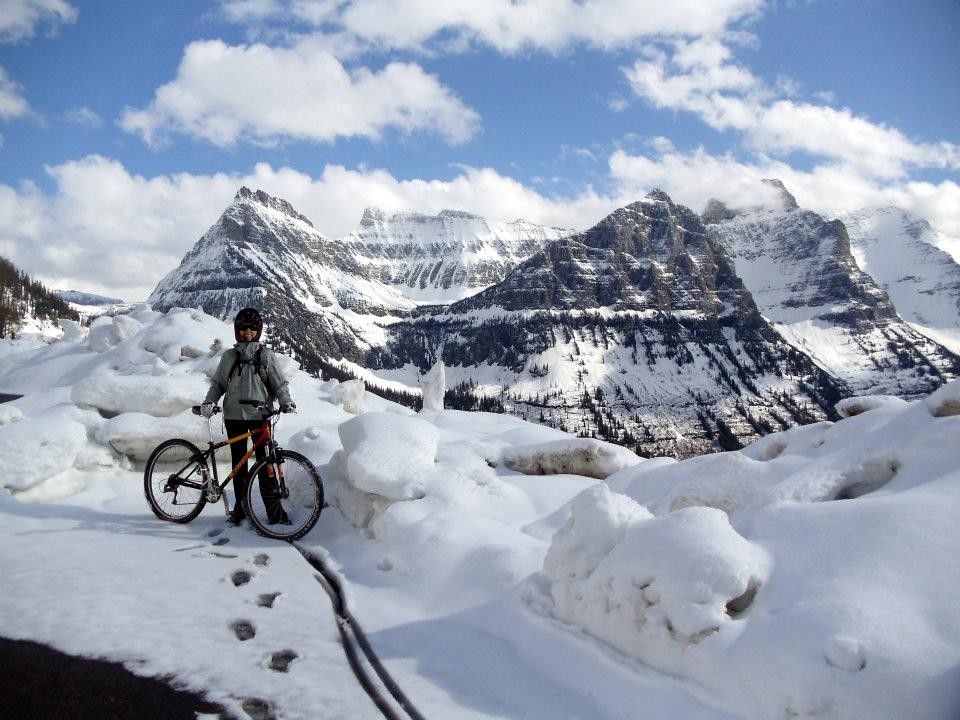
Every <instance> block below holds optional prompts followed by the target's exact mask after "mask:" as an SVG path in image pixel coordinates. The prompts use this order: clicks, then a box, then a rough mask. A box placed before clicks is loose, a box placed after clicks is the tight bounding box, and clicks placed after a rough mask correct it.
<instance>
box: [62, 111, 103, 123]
mask: <svg viewBox="0 0 960 720" xmlns="http://www.w3.org/2000/svg"><path fill="white" fill-rule="evenodd" d="M64 117H66V119H67V122H70V123H73V124H74V125H80V126H81V127H88V128H98V127H100V126H101V125H103V118H101V117H100V116H99V115H98V114H97V113H96V112H95V111H93V110H91V109H90V108H88V107H75V108H71V109H70V110H68V111H67V112H66V114H65V115H64Z"/></svg>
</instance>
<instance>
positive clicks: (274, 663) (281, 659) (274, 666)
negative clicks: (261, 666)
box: [267, 649, 300, 673]
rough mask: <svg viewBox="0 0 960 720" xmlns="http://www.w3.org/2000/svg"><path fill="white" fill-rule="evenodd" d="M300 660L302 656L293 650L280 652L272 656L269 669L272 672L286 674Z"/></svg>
mask: <svg viewBox="0 0 960 720" xmlns="http://www.w3.org/2000/svg"><path fill="white" fill-rule="evenodd" d="M299 658H300V656H299V655H297V653H296V652H294V651H293V650H290V649H286V650H278V651H277V652H275V653H272V654H271V655H270V663H269V665H268V666H267V667H269V668H270V669H271V670H276V671H277V672H284V673H285V672H287V671H288V670H289V669H290V664H291V663H292V662H293V661H294V660H297V659H299Z"/></svg>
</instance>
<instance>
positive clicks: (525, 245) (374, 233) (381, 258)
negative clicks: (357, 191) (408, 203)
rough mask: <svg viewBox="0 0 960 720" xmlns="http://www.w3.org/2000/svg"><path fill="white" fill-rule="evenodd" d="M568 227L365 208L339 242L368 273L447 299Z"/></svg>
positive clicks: (499, 273) (484, 282)
mask: <svg viewBox="0 0 960 720" xmlns="http://www.w3.org/2000/svg"><path fill="white" fill-rule="evenodd" d="M572 233H573V231H572V230H563V229H561V228H549V227H544V226H541V225H535V224H534V223H530V222H526V221H524V220H517V221H516V222H512V223H494V222H490V221H488V220H486V219H484V218H482V217H480V216H478V215H472V214H470V213H467V212H462V211H457V210H443V211H441V212H440V213H439V214H438V215H435V216H431V215H422V214H419V213H409V212H407V213H395V214H392V215H387V214H386V213H384V212H383V211H382V210H378V209H376V208H368V209H367V210H366V211H365V212H364V214H363V218H362V219H361V221H360V229H359V230H357V231H356V232H353V233H351V234H350V235H348V236H346V237H344V238H340V240H339V242H340V243H342V244H344V245H345V246H346V248H347V249H348V250H349V251H350V252H351V253H353V254H354V255H355V256H356V257H357V259H358V260H360V262H361V263H362V264H363V265H364V266H365V269H364V272H365V274H366V276H367V277H368V278H370V279H377V280H379V281H381V282H383V283H386V284H388V285H393V286H396V288H397V290H399V291H400V293H402V294H403V295H404V296H405V297H407V298H410V299H411V300H415V301H416V302H418V303H429V304H447V303H450V302H454V301H456V300H460V299H462V298H464V297H467V296H468V295H473V294H475V293H477V292H479V291H480V290H483V289H484V288H486V287H489V286H490V285H493V284H494V283H497V282H500V281H501V280H502V279H503V278H504V277H505V276H506V274H507V272H508V271H509V270H511V269H512V268H513V266H514V265H516V264H517V263H519V262H521V261H522V260H525V259H527V258H528V257H530V256H531V255H533V254H534V253H535V252H537V251H538V250H541V249H542V248H543V246H544V245H546V243H548V242H550V241H552V240H557V239H559V238H561V237H564V236H565V235H570V234H572Z"/></svg>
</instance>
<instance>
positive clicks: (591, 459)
mask: <svg viewBox="0 0 960 720" xmlns="http://www.w3.org/2000/svg"><path fill="white" fill-rule="evenodd" d="M641 460H642V458H640V457H639V456H637V455H636V454H635V453H633V452H631V451H630V450H628V449H627V448H625V447H621V446H619V445H614V444H612V443H608V442H603V441H602V440H593V439H574V438H571V439H569V440H552V441H549V442H544V443H533V444H529V445H515V446H513V447H509V448H506V449H504V450H503V453H502V454H501V462H502V463H503V464H504V465H506V466H507V467H508V468H510V469H511V470H516V471H517V472H521V473H523V474H524V475H559V474H564V473H565V474H570V475H584V476H586V477H592V478H597V479H599V480H603V479H604V478H606V477H608V476H610V475H612V474H613V473H615V472H619V471H620V470H623V469H624V468H628V467H632V466H634V465H637V464H638V463H640V462H641Z"/></svg>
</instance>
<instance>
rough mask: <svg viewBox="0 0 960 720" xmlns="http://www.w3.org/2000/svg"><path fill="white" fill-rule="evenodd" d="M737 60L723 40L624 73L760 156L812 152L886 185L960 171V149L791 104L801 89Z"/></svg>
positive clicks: (644, 92) (841, 113)
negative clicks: (768, 81)
mask: <svg viewBox="0 0 960 720" xmlns="http://www.w3.org/2000/svg"><path fill="white" fill-rule="evenodd" d="M731 57H732V53H731V52H730V51H729V49H728V48H727V47H726V46H725V45H724V44H723V43H719V42H718V41H716V40H712V39H709V38H703V39H700V40H697V41H695V42H693V43H688V42H684V41H681V42H677V43H675V46H674V52H673V54H672V55H668V54H667V53H665V52H662V51H656V52H651V53H648V56H647V57H645V58H641V59H639V60H637V61H636V62H635V63H634V64H633V66H631V67H628V68H625V69H624V72H625V74H626V77H627V79H628V81H629V82H630V84H631V85H632V87H633V89H634V91H635V92H636V93H637V95H639V96H641V97H643V98H645V99H646V100H648V101H649V102H650V103H651V104H653V105H654V106H655V107H658V108H668V109H672V110H682V111H687V112H692V113H695V114H696V115H698V116H699V117H700V118H701V119H702V120H703V121H704V122H705V123H706V124H707V125H709V126H711V127H713V128H715V129H717V130H721V131H724V130H733V131H737V132H740V133H742V134H743V138H744V142H745V143H746V145H747V146H748V147H750V148H752V149H754V150H757V151H761V152H766V153H774V154H779V155H781V156H785V155H788V154H790V153H793V152H802V153H807V154H809V155H812V156H814V157H817V158H824V159H826V160H828V161H830V162H835V163H840V164H843V165H847V166H849V167H850V168H852V169H855V170H856V171H857V172H859V173H864V174H866V175H868V176H871V177H875V178H878V179H885V180H891V179H897V178H903V177H905V176H906V175H907V173H908V169H909V168H911V167H919V168H949V169H960V148H958V147H957V146H956V145H953V144H951V143H947V142H935V143H929V142H916V141H913V140H911V139H910V138H908V137H906V136H905V135H904V134H903V133H902V132H900V131H899V130H898V129H896V128H893V127H889V126H886V125H884V124H881V123H875V122H872V121H870V120H868V119H867V118H864V117H860V116H857V115H855V114H854V113H853V112H852V111H851V110H849V109H847V108H842V109H839V110H838V109H835V108H833V107H830V106H828V105H817V104H813V103H808V102H799V101H794V100H790V99H786V98H785V97H783V96H784V95H790V94H794V93H796V92H799V87H798V86H797V85H796V84H794V83H792V82H784V80H783V79H782V78H781V79H780V81H779V83H778V88H777V89H776V90H774V89H771V88H769V87H766V86H765V85H764V83H762V82H761V81H760V79H759V78H757V77H756V76H755V75H754V74H753V73H752V72H751V71H750V70H748V69H747V68H744V67H742V66H740V65H737V64H734V63H732V62H730V59H731Z"/></svg>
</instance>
